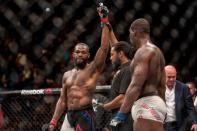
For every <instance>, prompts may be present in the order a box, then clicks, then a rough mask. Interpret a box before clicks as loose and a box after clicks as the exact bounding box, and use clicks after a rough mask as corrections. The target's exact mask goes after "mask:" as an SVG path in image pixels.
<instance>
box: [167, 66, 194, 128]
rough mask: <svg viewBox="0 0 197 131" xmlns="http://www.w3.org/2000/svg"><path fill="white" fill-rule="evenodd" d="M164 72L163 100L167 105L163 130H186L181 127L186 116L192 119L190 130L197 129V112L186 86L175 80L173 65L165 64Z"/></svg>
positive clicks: (175, 72)
mask: <svg viewBox="0 0 197 131" xmlns="http://www.w3.org/2000/svg"><path fill="white" fill-rule="evenodd" d="M165 73H166V92H165V100H166V105H167V115H166V120H165V125H164V127H165V131H187V130H186V129H183V127H182V125H184V123H185V121H186V120H187V116H189V117H190V118H191V120H192V126H191V130H193V131H197V112H196V110H195V108H194V105H193V101H192V96H191V94H190V92H189V90H188V88H187V86H186V85H185V84H184V83H182V82H180V81H178V80H176V77H177V71H176V68H175V67H174V66H172V65H167V66H165Z"/></svg>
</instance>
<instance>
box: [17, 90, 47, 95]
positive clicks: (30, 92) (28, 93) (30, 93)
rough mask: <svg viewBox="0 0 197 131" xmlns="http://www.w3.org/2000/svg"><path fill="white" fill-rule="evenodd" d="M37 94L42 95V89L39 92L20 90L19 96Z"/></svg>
mask: <svg viewBox="0 0 197 131" xmlns="http://www.w3.org/2000/svg"><path fill="white" fill-rule="evenodd" d="M37 94H41V95H42V94H44V89H39V90H21V95H37Z"/></svg>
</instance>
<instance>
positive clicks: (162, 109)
mask: <svg viewBox="0 0 197 131" xmlns="http://www.w3.org/2000/svg"><path fill="white" fill-rule="evenodd" d="M131 112H132V117H133V120H134V121H137V119H138V118H143V119H150V120H154V121H158V122H162V123H164V119H165V116H166V113H167V109H166V104H165V102H164V101H163V100H162V99H161V98H160V97H159V96H146V97H142V98H140V99H138V100H137V101H135V102H134V105H133V107H132V110H131Z"/></svg>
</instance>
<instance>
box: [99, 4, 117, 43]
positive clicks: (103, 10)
mask: <svg viewBox="0 0 197 131" xmlns="http://www.w3.org/2000/svg"><path fill="white" fill-rule="evenodd" d="M97 11H98V14H99V16H100V20H101V26H104V25H106V26H107V27H108V29H109V31H110V33H109V41H110V46H113V45H114V44H116V43H118V40H117V38H116V36H115V34H114V31H113V29H112V26H111V24H110V22H109V9H108V8H107V6H104V5H102V6H100V7H99V8H98V9H97Z"/></svg>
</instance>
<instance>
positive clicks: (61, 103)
mask: <svg viewBox="0 0 197 131" xmlns="http://www.w3.org/2000/svg"><path fill="white" fill-rule="evenodd" d="M68 75H69V73H68V72H66V73H64V75H63V78H62V88H61V93H60V97H59V99H58V101H57V104H56V107H55V112H54V115H53V119H55V120H57V121H58V120H59V118H60V117H61V115H62V114H63V112H64V110H65V109H66V103H67V102H66V95H67V89H66V85H65V82H66V78H67V77H68Z"/></svg>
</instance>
